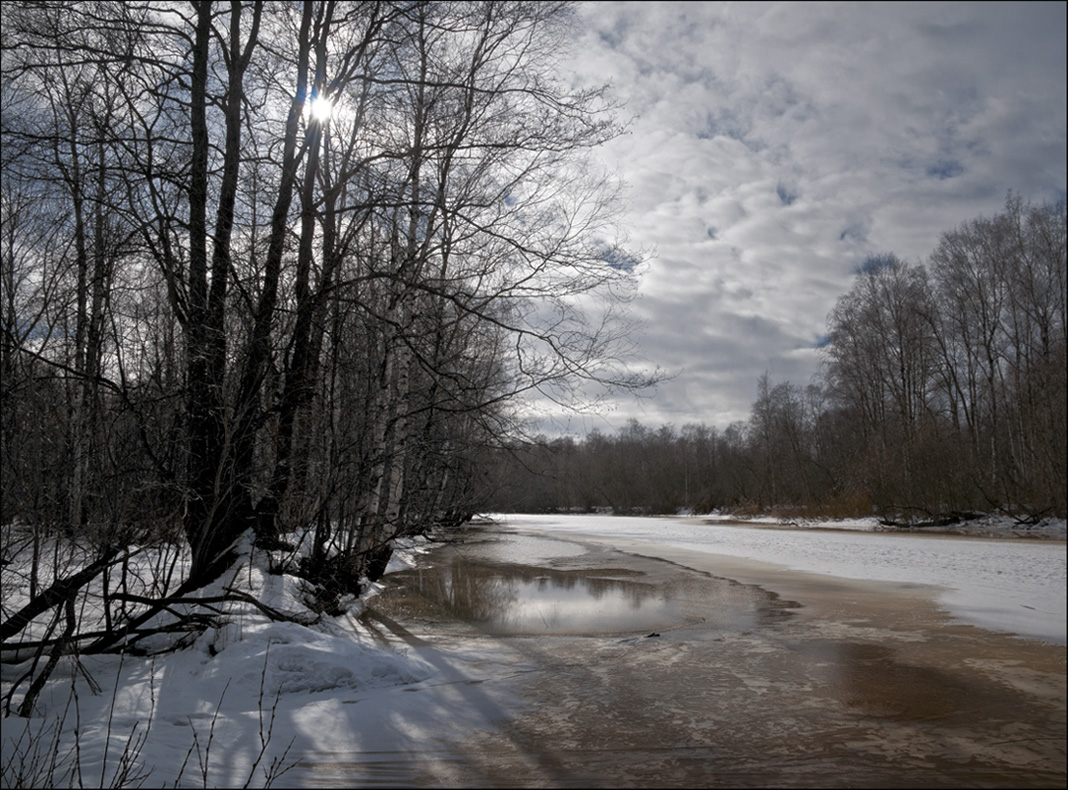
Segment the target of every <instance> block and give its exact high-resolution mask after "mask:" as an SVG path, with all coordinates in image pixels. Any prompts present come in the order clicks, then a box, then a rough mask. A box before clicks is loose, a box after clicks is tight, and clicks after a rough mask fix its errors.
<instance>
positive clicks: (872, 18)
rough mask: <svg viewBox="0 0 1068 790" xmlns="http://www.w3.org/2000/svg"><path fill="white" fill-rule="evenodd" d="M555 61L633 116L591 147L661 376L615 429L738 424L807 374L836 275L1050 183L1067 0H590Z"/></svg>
mask: <svg viewBox="0 0 1068 790" xmlns="http://www.w3.org/2000/svg"><path fill="white" fill-rule="evenodd" d="M580 20H581V23H582V25H583V30H584V33H583V37H582V39H581V40H580V41H579V42H578V46H577V47H576V52H577V53H578V54H577V55H576V57H575V59H574V60H573V61H572V62H571V63H570V65H569V67H570V68H572V69H573V70H574V72H575V80H576V82H579V83H586V84H593V83H597V82H601V81H603V80H604V79H605V78H606V77H607V78H609V79H610V80H611V82H612V84H613V90H614V91H615V94H616V96H617V97H618V98H619V99H620V100H621V101H623V102H624V103H625V105H626V110H625V112H624V116H632V117H633V121H632V123H631V127H630V130H629V133H628V134H626V135H625V136H623V137H621V138H619V139H617V140H615V141H613V142H612V143H611V144H609V145H608V146H605V147H604V149H603V150H602V151H600V152H599V156H600V157H602V159H603V161H604V163H605V165H606V166H607V167H609V168H610V169H613V170H618V172H620V174H621V175H622V177H623V178H624V179H625V180H626V182H627V184H628V187H629V191H628V195H629V207H628V209H627V213H626V216H625V217H624V220H625V223H626V225H627V226H628V228H629V231H630V235H631V240H632V242H633V243H634V245H635V246H636V247H642V248H647V249H653V250H655V256H654V257H653V259H652V260H651V262H650V263H649V265H648V267H647V268H646V270H645V273H644V274H643V276H642V282H641V292H642V294H643V296H642V298H639V299H638V300H636V301H635V303H634V305H633V307H632V309H633V310H634V311H635V316H636V317H637V318H638V319H640V320H641V321H642V322H644V329H643V330H642V332H641V333H640V335H639V336H638V338H637V339H638V345H639V346H640V350H641V353H642V354H643V356H644V357H645V358H646V359H647V360H651V361H652V362H655V363H656V364H659V365H660V366H661V367H663V368H665V369H667V370H669V371H673V372H676V373H677V374H678V375H677V376H676V378H675V379H673V380H672V381H670V382H666V383H664V384H663V385H662V386H661V387H660V389H659V390H658V392H657V394H656V395H655V397H653V398H650V399H646V400H644V401H633V400H629V399H619V400H616V401H614V402H613V404H612V406H613V411H612V412H611V414H610V416H609V418H608V419H609V420H610V421H611V422H612V424H622V422H623V421H625V420H626V419H627V418H629V417H632V416H634V417H638V418H640V419H643V420H648V421H650V422H662V421H663V422H668V421H670V422H674V423H676V424H682V423H685V422H696V421H703V422H708V423H713V424H719V425H723V424H725V422H729V421H730V420H733V419H740V418H743V417H744V416H745V415H746V414H747V413H748V409H749V406H750V404H751V402H752V400H753V398H754V395H755V382H756V379H757V377H758V376H759V375H760V374H761V373H762V372H764V371H765V370H767V371H768V372H769V373H770V374H771V375H772V377H773V378H774V379H775V380H777V381H779V380H786V379H790V380H792V381H795V383H801V384H803V383H806V382H807V380H808V378H809V377H810V376H811V375H812V374H813V373H815V372H816V371H817V369H818V364H819V354H818V351H817V350H816V346H818V345H819V339H820V338H821V337H822V336H823V334H824V333H825V329H826V316H827V313H828V312H829V311H830V309H831V308H832V307H833V305H834V302H835V300H836V299H837V298H838V297H839V296H840V295H841V294H843V293H845V292H846V291H847V290H848V289H849V287H850V285H851V276H852V272H853V270H854V267H855V266H856V264H857V263H859V262H860V261H861V260H863V259H864V257H865V256H866V255H868V254H871V253H873V252H884V251H892V252H895V253H897V254H898V255H899V256H900V257H902V258H905V259H908V260H923V259H924V258H926V256H927V255H928V254H929V253H930V252H931V250H932V249H933V248H934V246H935V245H936V244H937V242H938V237H939V235H940V234H941V233H942V232H944V231H948V230H950V229H952V228H953V227H955V226H957V225H958V224H959V223H961V222H962V221H964V220H967V219H970V218H972V217H975V216H978V215H979V214H991V213H993V212H996V211H998V210H999V209H1000V208H1001V207H1002V205H1003V203H1004V199H1005V196H1006V193H1007V192H1008V191H1009V190H1013V191H1015V192H1017V193H1019V194H1020V195H1022V196H1024V197H1025V198H1029V199H1032V200H1035V201H1043V200H1055V199H1058V198H1063V196H1064V194H1065V172H1066V168H1068V163H1066V155H1065V148H1066V134H1065V127H1066V100H1065V69H1064V63H1065V57H1066V44H1065V26H1066V20H1065V4H1061V3H1035V4H1030V3H1014V4H1012V5H1011V6H1010V5H1009V4H1002V3H978V4H962V3H916V4H898V3H886V4H880V3H876V4H858V5H846V4H838V3H830V4H824V3H741V4H730V3H707V2H671V3H645V2H642V3H591V4H586V5H585V6H584V7H583V9H582V12H581V14H580Z"/></svg>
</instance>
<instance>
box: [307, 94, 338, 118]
mask: <svg viewBox="0 0 1068 790" xmlns="http://www.w3.org/2000/svg"><path fill="white" fill-rule="evenodd" d="M333 109H334V103H333V102H332V101H330V99H328V98H327V97H325V96H316V97H315V98H314V99H312V103H311V116H312V118H314V119H315V120H317V121H319V122H321V123H325V122H326V121H328V120H330V113H331V111H332V110H333Z"/></svg>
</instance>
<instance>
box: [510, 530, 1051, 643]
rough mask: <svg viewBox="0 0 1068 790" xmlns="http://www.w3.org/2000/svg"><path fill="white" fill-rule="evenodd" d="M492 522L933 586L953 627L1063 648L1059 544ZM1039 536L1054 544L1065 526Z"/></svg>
mask: <svg viewBox="0 0 1068 790" xmlns="http://www.w3.org/2000/svg"><path fill="white" fill-rule="evenodd" d="M496 518H497V519H498V520H500V521H502V522H503V523H504V524H507V525H508V526H510V527H515V528H519V529H537V530H541V531H545V532H551V533H555V534H560V535H574V536H580V535H589V536H594V537H597V538H599V539H613V538H619V539H623V540H629V541H640V542H643V543H646V544H649V545H650V547H653V546H655V545H658V544H660V545H665V546H671V547H674V548H681V549H685V550H690V551H696V552H704V553H706V554H721V555H726V556H730V557H740V558H744V559H749V560H756V561H759V562H767V563H773V564H775V565H781V566H784V567H787V568H791V569H793V570H798V571H805V572H808V573H816V574H826V575H830V576H839V577H842V578H846V579H864V580H869V581H880V582H904V583H909V584H926V585H932V586H935V587H938V588H940V590H939V592H938V593H937V599H938V601H939V603H940V604H941V605H942V606H943V607H945V609H946V610H947V611H949V612H950V613H951V614H952V615H953V616H954V617H957V618H959V619H961V620H962V621H965V622H968V623H972V624H974V625H979V626H982V627H984V628H990V629H994V630H998V631H1007V632H1010V633H1016V634H1020V635H1021V636H1027V637H1033V638H1036V639H1041V640H1048V641H1053V642H1057V643H1059V644H1064V643H1065V641H1066V638H1065V637H1066V626H1065V613H1066V612H1065V609H1066V607H1065V544H1064V542H1063V541H1058V540H1018V539H1015V540H1014V539H978V538H962V537H956V536H945V535H932V534H917V533H902V532H878V531H875V529H876V526H877V525H876V523H875V522H874V521H873V520H862V521H852V522H835V523H824V524H822V525H820V526H821V527H823V528H819V529H816V528H807V529H797V528H782V525H781V523H780V522H778V521H774V520H771V519H768V520H765V521H764V522H762V523H760V524H758V525H756V526H753V525H744V526H743V525H737V524H732V523H730V522H729V521H728V520H726V519H722V518H721V519H707V518H704V517H691V518H631V517H619V516H575V515H567V516H541V515H537V516H527V515H508V516H498V517H496ZM827 527H833V529H828V528H827ZM982 528H983V529H984V530H985V532H986V533H988V534H990V533H991V531H992V530H994V528H995V527H994V525H993V523H992V522H986V523H985V525H984V526H983V527H982ZM1043 530H1044V532H1045V533H1046V534H1059V535H1060V536H1063V534H1064V522H1063V521H1060V522H1055V523H1054V524H1053V525H1046V526H1045V527H1044V528H1043ZM1003 532H1004V533H1005V534H1012V532H1013V530H1012V527H1010V526H1008V525H1005V526H1003ZM650 553H655V550H653V549H652V548H651V549H650Z"/></svg>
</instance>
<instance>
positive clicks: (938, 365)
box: [488, 195, 1068, 523]
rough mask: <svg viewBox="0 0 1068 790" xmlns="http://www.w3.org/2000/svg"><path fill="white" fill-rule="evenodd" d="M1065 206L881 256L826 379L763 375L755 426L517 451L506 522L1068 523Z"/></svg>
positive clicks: (498, 481)
mask: <svg viewBox="0 0 1068 790" xmlns="http://www.w3.org/2000/svg"><path fill="white" fill-rule="evenodd" d="M1065 217H1066V213H1065V204H1064V202H1063V201H1062V202H1059V203H1057V204H1053V205H1040V206H1035V205H1030V204H1026V203H1024V202H1023V201H1022V200H1021V199H1020V198H1019V197H1018V196H1014V195H1010V196H1009V198H1008V200H1007V201H1006V205H1005V208H1004V210H1003V211H1000V212H998V213H997V214H995V215H994V216H992V217H980V218H977V219H974V220H970V221H967V222H964V223H963V224H961V225H960V226H959V227H958V228H956V229H954V230H952V231H949V232H946V233H944V234H943V235H942V236H941V238H940V240H939V242H938V245H937V247H936V248H935V250H934V252H933V253H931V255H930V257H929V259H928V261H927V262H926V264H919V263H909V262H906V261H904V260H902V259H901V258H899V257H898V256H896V255H894V254H880V255H874V256H871V257H869V258H868V259H867V260H865V261H864V262H863V263H862V264H861V265H860V266H859V267H858V268H857V271H856V276H855V278H854V282H853V285H852V287H851V289H850V290H849V292H848V293H846V294H844V295H843V296H841V297H840V298H839V299H838V301H837V303H836V305H835V307H834V309H833V311H832V312H831V314H830V315H829V316H828V326H827V342H826V344H825V347H824V348H823V350H822V355H823V360H822V362H823V364H822V369H821V372H820V374H819V375H817V376H816V377H815V378H814V379H813V381H812V382H810V383H809V384H807V385H797V384H793V383H790V382H783V383H774V382H773V381H771V379H770V378H769V377H768V376H767V375H766V374H765V375H764V376H762V377H761V378H760V379H759V381H758V382H757V397H756V400H755V401H754V402H753V405H752V409H751V412H750V416H749V419H748V420H747V421H744V422H738V423H735V424H732V425H730V426H728V427H727V428H726V429H723V430H717V429H715V428H710V427H708V426H706V425H699V424H698V425H686V426H683V427H682V428H681V429H676V428H675V427H673V426H663V427H661V428H659V429H650V428H647V427H644V426H642V425H641V424H639V423H638V422H636V421H631V422H630V423H629V424H628V425H627V426H625V427H624V428H622V429H621V430H619V431H618V433H616V434H615V435H604V434H602V433H599V432H594V433H592V434H590V435H589V436H587V437H585V438H584V439H583V440H581V441H576V440H575V439H573V438H560V439H556V440H552V441H548V440H546V441H545V442H543V443H542V444H541V445H539V446H533V447H526V448H513V453H512V454H511V455H510V456H507V455H506V456H504V457H502V461H501V463H502V464H505V465H506V466H507V469H506V471H504V472H502V473H500V474H499V476H498V477H496V478H495V479H494V480H493V481H492V482H491V483H489V484H488V485H489V488H490V489H491V490H493V491H494V494H493V504H494V505H495V506H496V507H498V508H499V509H504V510H507V509H519V510H536V511H537V510H556V509H578V510H589V509H594V508H611V509H613V510H615V511H617V512H655V513H668V512H675V511H677V510H679V509H694V510H698V511H706V512H707V511H708V510H711V509H714V508H747V509H754V510H758V511H765V510H776V511H778V512H791V513H810V514H812V515H837V516H856V515H871V514H872V513H875V514H877V515H879V516H880V517H882V518H883V519H885V520H887V521H890V522H894V523H904V522H909V523H916V522H919V523H938V522H943V521H948V520H953V519H958V518H962V517H966V516H967V515H968V514H973V513H979V512H983V513H986V512H1003V513H1009V514H1012V515H1014V516H1017V517H1019V518H1020V519H1021V520H1034V519H1038V518H1041V517H1043V516H1051V515H1052V516H1059V517H1061V518H1064V517H1065V510H1066V505H1065V497H1066V489H1068V475H1066V458H1068V447H1066V438H1068V426H1066V411H1068V407H1066V394H1065V390H1066V342H1065V300H1066V288H1068V281H1066V275H1065V257H1066V255H1065V249H1066V244H1065V239H1066V219H1065Z"/></svg>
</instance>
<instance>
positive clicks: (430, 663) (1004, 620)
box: [0, 516, 1065, 787]
mask: <svg viewBox="0 0 1068 790" xmlns="http://www.w3.org/2000/svg"><path fill="white" fill-rule="evenodd" d="M498 518H499V519H500V520H501V521H503V522H504V524H505V525H506V527H507V528H513V529H518V530H522V531H528V530H531V531H539V532H544V533H546V534H549V535H552V536H556V537H561V538H564V537H571V536H574V537H579V536H583V535H586V536H593V537H597V538H598V539H601V540H615V539H621V540H624V541H638V542H641V543H643V544H644V545H646V546H648V547H649V552H648V553H650V554H654V555H655V547H656V546H658V545H666V546H672V547H675V548H677V549H684V550H688V551H695V552H705V553H707V554H719V555H728V556H732V557H744V558H748V559H753V560H759V561H762V562H768V563H776V564H778V565H782V566H787V567H790V568H795V569H797V570H799V571H807V572H810V573H818V574H832V575H836V576H843V577H847V578H857V579H873V580H882V581H901V582H911V583H922V584H929V585H937V586H938V587H939V588H940V590H939V592H938V595H939V600H940V601H941V602H942V604H943V605H944V606H945V607H946V608H947V609H948V610H949V611H950V612H952V613H953V614H954V615H955V616H957V617H960V618H962V619H965V620H968V621H969V622H974V623H977V624H980V625H984V626H987V627H990V628H995V629H1001V630H1007V631H1011V632H1015V633H1020V634H1024V635H1028V636H1031V637H1035V638H1039V639H1045V640H1052V641H1055V642H1060V643H1064V641H1065V546H1064V544H1063V543H1059V542H1057V541H1023V540H1003V541H991V540H976V539H967V538H938V537H928V536H919V535H901V534H884V533H874V532H870V531H864V530H865V529H866V528H867V527H866V525H864V524H857V525H853V526H854V527H856V528H855V529H853V530H851V531H845V530H843V531H837V530H826V529H821V530H806V529H776V528H761V527H752V526H750V527H745V526H737V525H730V524H725V523H716V524H713V523H709V521H708V520H706V519H702V518H676V519H660V518H616V517H609V516H560V517H555V516H554V517H546V516H507V517H498ZM565 548H566V547H565ZM421 551H422V547H421V545H420V544H418V543H413V544H410V545H408V546H406V547H403V548H402V550H401V551H399V552H398V553H397V554H396V555H395V559H394V560H393V561H392V562H391V565H390V569H391V570H397V569H399V568H403V567H407V566H410V564H411V563H412V562H414V561H415V559H416V558H417V556H418V554H419V553H420V552H421ZM10 572H12V566H7V567H6V568H5V573H10ZM235 577H237V578H235ZM235 581H237V582H239V585H238V586H240V587H241V588H242V589H246V590H249V591H250V592H252V593H253V594H255V595H256V596H257V598H258V599H259V600H260V601H262V602H264V603H266V604H267V605H269V606H271V607H274V608H276V609H280V610H284V611H287V612H290V613H294V614H297V615H304V616H307V615H308V614H310V613H309V612H308V610H307V609H306V608H305V607H304V605H303V603H302V600H301V595H300V584H301V582H300V581H299V580H297V579H295V578H292V577H288V576H278V575H271V574H269V573H267V572H266V571H265V564H264V562H263V558H262V557H256V556H255V555H254V554H247V555H246V556H245V557H244V559H243V561H242V562H241V563H240V565H239V566H238V567H237V568H236V569H235V570H234V571H233V572H231V574H229V575H228V576H227V577H226V578H224V579H222V580H220V581H219V582H218V583H217V584H216V585H214V587H215V588H216V589H208V590H205V591H202V593H201V594H203V595H207V594H212V593H217V592H220V591H221V589H222V587H223V586H225V585H227V584H230V583H233V582H235ZM8 592H9V591H8V590H7V589H5V595H7V594H8ZM7 605H8V606H9V607H17V606H18V605H19V604H18V603H17V602H12V601H8V602H7ZM361 606H362V604H361V603H359V602H357V603H356V604H355V606H354V609H353V613H358V612H359V610H360V607H361ZM88 614H89V615H91V612H90V613H88ZM383 637H385V639H383ZM12 659H13V656H12V654H11V653H10V652H8V653H7V654H5V661H4V663H3V664H2V665H0V681H2V683H0V685H2V692H3V693H4V694H6V693H7V692H8V690H9V689H11V688H12V685H13V684H15V683H16V681H17V679H18V678H20V677H22V675H23V674H24V673H25V672H26V671H27V670H28V669H29V666H30V663H29V661H26V660H24V661H21V662H19V663H15V662H14V661H13V660H12ZM521 660H522V659H521V658H517V657H516V654H515V653H514V652H513V651H510V650H509V649H508V648H507V646H506V645H504V644H503V643H500V642H497V641H494V640H483V641H481V642H479V643H477V644H475V643H471V642H461V643H458V644H449V645H448V646H444V645H428V644H425V643H424V644H422V645H420V646H419V647H418V649H411V648H410V647H409V646H408V645H407V644H405V642H404V641H402V640H401V639H399V638H396V635H395V634H389V633H386V632H385V631H381V630H380V632H379V633H378V634H377V635H376V634H375V633H373V632H372V629H371V628H370V627H369V626H368V625H367V624H361V623H360V622H358V621H357V620H356V619H355V618H354V617H353V616H350V615H342V616H340V617H327V618H324V619H322V620H320V621H319V622H318V623H317V624H316V625H314V626H303V625H298V624H296V623H286V622H273V621H271V620H270V619H268V618H267V617H266V616H265V615H264V614H263V613H262V611H260V610H259V609H257V608H255V607H253V606H251V605H249V604H242V603H233V604H229V605H228V611H227V615H226V624H225V625H223V626H222V627H220V628H218V629H209V630H208V631H206V632H205V633H204V634H202V635H201V636H200V637H199V638H197V639H196V641H195V642H193V643H192V645H191V646H190V647H187V648H186V649H183V650H180V651H177V652H172V653H165V654H161V655H158V656H156V657H155V658H152V659H145V658H136V657H131V656H127V657H125V658H120V657H118V656H111V655H103V656H91V657H86V658H84V659H83V660H82V662H81V667H80V668H76V666H75V663H74V662H73V661H72V660H71V659H69V658H68V659H64V660H63V662H61V664H60V665H59V667H58V668H57V669H56V672H55V673H54V675H53V678H52V680H51V681H50V682H49V684H48V686H47V687H46V689H45V691H44V692H43V693H42V695H41V697H40V699H39V704H38V706H37V711H36V714H35V716H34V717H32V718H30V719H19V718H17V717H14V716H12V717H9V718H6V719H4V721H3V733H2V759H3V768H4V781H3V783H2V784H4V785H10V784H13V783H14V782H15V781H16V780H17V779H18V778H19V777H18V776H17V774H18V771H19V769H22V771H23V775H22V777H21V780H22V782H23V783H25V784H30V785H35V786H48V785H59V784H62V785H66V786H146V787H158V786H174V785H175V784H176V782H177V783H178V785H179V786H194V787H196V786H242V785H246V784H247V785H248V786H263V785H266V784H270V783H271V782H273V783H274V785H275V786H279V787H288V786H324V785H330V784H333V785H334V786H347V785H350V784H352V783H353V782H354V781H356V778H360V781H361V782H364V783H366V782H368V781H371V779H372V778H375V777H377V778H376V779H375V781H376V782H378V781H380V780H381V782H384V783H386V784H389V783H392V784H399V785H404V784H405V783H406V782H405V776H406V775H405V774H403V772H402V773H399V774H390V773H389V772H390V771H391V770H394V769H393V768H391V767H390V766H397V765H401V766H403V765H405V764H410V763H411V761H412V760H422V761H424V762H425V761H427V760H433V759H436V758H435V757H434V755H435V754H440V755H442V757H441V762H442V765H443V766H444V767H441V766H437V767H436V768H435V775H437V776H447V775H448V774H447V770H448V769H447V766H448V761H449V760H451V759H454V754H453V753H450V752H448V751H447V750H444V749H445V747H444V746H443V744H445V743H453V744H455V743H459V742H463V740H464V738H465V733H476V732H479V731H483V730H485V729H487V728H491V727H494V726H496V725H495V722H498V721H500V720H501V719H503V718H506V717H507V716H508V715H514V713H515V705H516V704H517V702H516V700H514V699H512V698H511V697H510V696H509V692H508V682H507V680H506V679H505V678H507V677H509V676H510V674H509V673H513V672H515V671H518V668H517V666H516V664H515V662H516V661H521ZM509 666H510V668H509ZM502 667H504V669H501V668H502ZM492 672H496V673H497V674H498V675H499V676H500V678H502V682H501V683H495V684H490V683H485V684H483V680H484V679H485V677H486V674H487V673H492ZM89 677H91V678H92V681H93V682H92V685H94V686H96V689H95V691H94V689H93V688H91V684H90V682H89V680H88V678H89ZM72 678H76V682H75V683H73V684H72V682H71V680H72ZM25 688H26V683H25V682H22V683H20V684H19V691H18V693H17V694H16V695H14V698H13V700H12V701H13V705H12V707H13V708H14V707H16V706H17V704H18V701H19V699H20V698H21V695H22V693H23V692H24V691H25ZM54 732H58V735H57V736H56V737H55V738H53V733H54ZM436 750H438V751H436ZM124 752H125V754H126V757H125V758H124V757H123V755H124ZM53 761H54V762H55V763H56V764H55V770H54V771H52V773H51V774H48V773H45V771H47V769H48V766H49V763H50V762H53ZM376 761H378V764H379V765H380V766H381V767H380V768H378V769H373V770H369V769H368V768H367V766H368V764H369V763H375V762H376ZM405 761H407V763H406V762H405ZM34 765H35V766H36V767H37V768H38V769H39V771H40V772H39V773H38V774H37V775H36V776H30V775H29V774H28V772H27V770H28V768H29V767H31V766H34ZM346 765H349V766H357V767H356V768H351V769H348V768H345V767H344V766H346ZM338 766H341V768H339V767H338ZM284 769H288V772H286V773H284V774H283V773H281V772H282V771H283V770H284ZM124 771H127V773H126V774H125V776H124V775H123V772H124ZM339 771H340V772H341V773H338V772H339ZM345 771H349V772H348V773H345ZM376 771H377V773H376ZM443 771H444V772H446V773H442V772H443ZM387 774H388V775H389V776H391V777H392V779H389V780H388V781H387V780H386V779H384V778H383V777H386V776H387ZM381 782H380V783H381Z"/></svg>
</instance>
